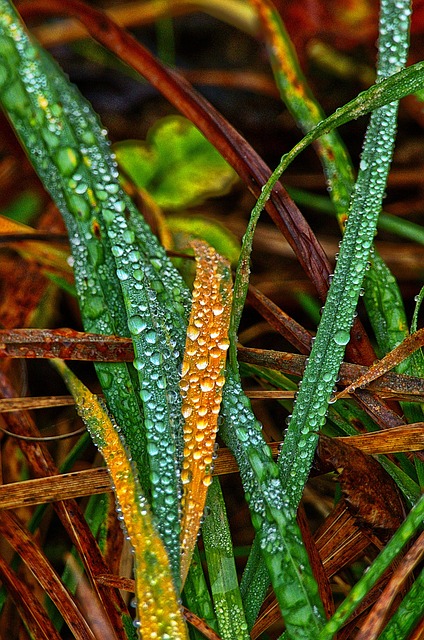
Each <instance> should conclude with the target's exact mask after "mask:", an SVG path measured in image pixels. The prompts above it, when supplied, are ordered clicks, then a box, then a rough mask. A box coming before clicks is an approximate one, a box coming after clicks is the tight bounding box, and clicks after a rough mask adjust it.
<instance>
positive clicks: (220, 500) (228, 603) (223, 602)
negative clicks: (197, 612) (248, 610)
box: [202, 478, 250, 640]
mask: <svg viewBox="0 0 424 640" xmlns="http://www.w3.org/2000/svg"><path fill="white" fill-rule="evenodd" d="M202 537H203V543H204V545H205V554H206V562H207V565H208V574H209V580H210V584H211V590H212V596H213V601H214V609H215V612H216V616H217V619H218V626H219V633H220V635H221V638H222V640H234V638H237V640H249V638H250V636H249V633H248V628H247V622H246V619H245V615H244V611H243V603H242V599H241V595H240V589H239V584H238V579H237V571H236V565H235V561H234V552H233V544H232V540H231V534H230V528H229V525H228V520H227V514H226V509H225V503H224V497H223V495H222V491H221V486H220V484H219V480H218V478H214V479H213V481H212V483H211V485H210V487H209V491H208V499H207V510H206V515H205V519H204V521H203V525H202Z"/></svg>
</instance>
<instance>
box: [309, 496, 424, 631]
mask: <svg viewBox="0 0 424 640" xmlns="http://www.w3.org/2000/svg"><path fill="white" fill-rule="evenodd" d="M423 520H424V496H421V498H420V500H419V501H418V502H417V503H416V505H415V506H414V507H413V509H412V510H411V511H410V512H409V514H408V516H407V518H406V520H405V521H404V522H403V523H402V524H401V526H400V527H399V529H398V530H397V531H396V533H395V534H394V536H393V537H392V539H391V540H390V541H389V542H388V543H387V545H386V546H385V548H384V549H383V550H382V551H381V552H380V554H379V555H378V557H377V558H376V560H375V561H374V562H373V564H372V565H371V566H370V567H369V569H368V571H367V572H366V573H365V574H364V575H363V577H362V578H361V579H360V580H359V582H357V584H356V585H355V586H354V587H353V588H352V590H351V591H350V593H349V595H348V596H347V598H346V599H345V600H344V601H343V603H342V604H341V605H340V607H339V608H338V609H337V611H336V613H335V614H334V616H333V617H332V618H331V619H330V620H329V621H328V622H327V623H326V625H325V626H324V628H323V629H322V631H321V632H320V633H319V634H318V640H331V639H332V638H334V634H336V633H337V632H338V630H339V629H340V628H341V626H342V625H343V624H344V623H345V621H346V620H347V619H348V617H349V616H350V615H351V614H352V613H353V611H354V610H355V609H356V607H357V606H358V605H359V603H360V602H361V601H362V600H363V598H364V597H365V596H366V595H367V593H368V592H369V591H370V589H371V588H372V587H373V586H374V585H375V583H376V582H377V580H378V579H379V578H380V576H381V575H382V574H383V572H384V571H385V570H386V569H387V567H388V566H389V565H390V564H391V562H393V560H394V559H395V558H396V556H397V555H398V554H399V553H400V551H401V550H402V548H403V547H404V546H405V545H406V544H407V543H408V542H409V540H410V539H411V538H412V536H413V535H414V534H415V532H416V531H417V529H418V528H419V527H420V526H421V525H422V522H423ZM399 637H403V636H399Z"/></svg>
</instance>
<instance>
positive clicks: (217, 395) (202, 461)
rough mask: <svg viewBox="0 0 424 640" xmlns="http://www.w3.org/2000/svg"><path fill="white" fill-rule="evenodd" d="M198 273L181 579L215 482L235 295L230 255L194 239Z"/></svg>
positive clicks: (187, 384)
mask: <svg viewBox="0 0 424 640" xmlns="http://www.w3.org/2000/svg"><path fill="white" fill-rule="evenodd" d="M192 247H193V249H194V253H195V257H196V266H197V269H196V278H195V281H194V286H193V303H192V309H191V315H190V319H189V325H188V329H187V340H186V347H185V352H184V361H183V368H182V377H181V384H180V390H181V396H182V399H183V405H182V412H183V415H184V418H185V423H184V443H185V444H184V460H183V469H182V472H181V479H182V483H183V498H182V522H181V550H182V556H181V579H182V583H183V584H184V580H185V578H186V575H187V572H188V569H189V566H190V562H191V556H192V553H193V549H194V545H195V544H196V540H197V535H198V532H199V528H200V524H201V519H202V515H203V510H204V508H205V502H206V495H207V491H208V487H209V485H210V483H211V481H212V468H213V458H214V446H215V439H216V433H217V430H218V415H219V410H220V406H221V397H222V387H223V386H224V383H225V376H224V372H225V361H226V355H227V349H228V347H229V341H228V327H229V323H230V311H231V300H232V289H231V272H230V265H229V263H228V261H227V260H225V259H224V258H222V257H221V256H219V255H218V254H217V253H216V251H215V250H214V249H213V248H212V247H210V246H209V245H207V244H206V243H205V242H201V241H198V240H196V241H193V242H192Z"/></svg>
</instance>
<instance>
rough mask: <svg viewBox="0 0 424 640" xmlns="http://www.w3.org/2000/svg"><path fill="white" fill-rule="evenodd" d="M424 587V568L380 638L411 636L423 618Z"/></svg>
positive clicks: (383, 639)
mask: <svg viewBox="0 0 424 640" xmlns="http://www.w3.org/2000/svg"><path fill="white" fill-rule="evenodd" d="M423 589H424V569H422V570H421V571H420V573H419V574H418V576H417V577H416V578H415V580H414V583H413V585H412V587H411V588H410V590H409V591H408V593H407V594H406V596H405V597H404V598H403V600H402V602H401V603H400V605H399V606H398V608H397V609H396V611H395V612H394V614H393V615H392V617H391V618H390V620H389V622H388V623H387V625H386V626H385V628H384V629H383V631H382V632H381V633H380V635H379V636H378V639H379V640H399V638H408V637H409V636H410V633H411V631H413V629H414V628H415V626H416V625H417V623H419V622H420V621H421V620H422V616H423Z"/></svg>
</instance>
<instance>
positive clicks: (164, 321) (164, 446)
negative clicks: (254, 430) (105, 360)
mask: <svg viewBox="0 0 424 640" xmlns="http://www.w3.org/2000/svg"><path fill="white" fill-rule="evenodd" d="M125 210H126V202H125V201H123V200H122V199H121V198H119V196H118V194H117V195H116V197H114V196H113V195H112V196H111V197H109V198H108V208H107V209H103V210H102V216H103V218H104V220H105V223H106V228H107V233H108V237H109V240H110V242H111V251H112V254H113V256H114V257H115V261H116V273H117V276H118V279H119V282H120V286H121V289H122V292H123V296H124V302H125V306H126V310H127V315H128V329H129V331H130V334H131V337H132V340H133V344H134V353H135V360H134V367H135V368H136V370H137V372H138V378H139V384H140V391H139V395H140V400H141V401H142V404H143V411H144V426H145V434H146V440H147V455H148V459H149V466H150V484H151V497H152V508H153V511H154V513H155V516H156V517H157V521H158V527H159V529H160V532H161V535H162V536H163V540H164V542H165V545H166V547H167V549H168V551H169V554H170V557H171V560H172V563H173V568H174V572H175V575H179V531H180V529H179V498H180V490H179V480H178V466H177V456H176V442H175V432H176V431H181V428H182V416H181V409H180V406H181V402H180V398H179V393H178V383H179V358H178V356H179V354H178V353H177V349H176V344H175V341H174V340H173V339H172V335H171V334H172V318H171V317H170V314H169V312H167V310H166V309H164V308H163V306H162V305H161V304H160V302H159V301H158V299H157V293H158V290H159V291H161V290H162V281H161V278H160V263H158V265H157V266H158V269H157V270H155V265H152V260H149V261H148V260H147V259H146V257H145V255H144V254H143V253H142V252H141V251H140V250H139V248H138V244H137V242H136V238H135V234H134V230H133V229H132V227H131V226H130V225H129V222H128V220H127V218H126V216H125V215H124V212H125ZM152 270H153V272H152ZM149 276H150V277H149Z"/></svg>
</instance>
